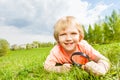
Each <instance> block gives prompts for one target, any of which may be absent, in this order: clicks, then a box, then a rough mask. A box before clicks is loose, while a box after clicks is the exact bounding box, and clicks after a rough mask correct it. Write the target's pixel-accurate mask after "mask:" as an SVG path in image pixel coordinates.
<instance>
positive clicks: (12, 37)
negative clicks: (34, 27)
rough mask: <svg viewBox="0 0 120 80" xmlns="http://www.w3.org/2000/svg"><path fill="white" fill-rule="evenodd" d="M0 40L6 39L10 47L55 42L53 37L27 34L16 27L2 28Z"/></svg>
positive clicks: (0, 29)
mask: <svg viewBox="0 0 120 80" xmlns="http://www.w3.org/2000/svg"><path fill="white" fill-rule="evenodd" d="M0 38H3V39H6V40H7V41H8V42H9V43H10V45H13V44H27V43H32V42H33V41H40V42H54V38H53V36H49V35H34V34H27V33H25V32H22V31H21V30H20V29H18V28H16V27H14V26H0Z"/></svg>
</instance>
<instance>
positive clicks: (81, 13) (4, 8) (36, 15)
mask: <svg viewBox="0 0 120 80" xmlns="http://www.w3.org/2000/svg"><path fill="white" fill-rule="evenodd" d="M119 4H120V1H119V0H0V38H4V39H6V40H7V41H8V42H9V43H10V45H12V44H26V43H31V42H32V41H40V42H49V41H51V42H54V38H53V26H54V24H55V22H56V21H57V20H58V19H59V18H61V17H63V16H68V15H71V16H75V17H76V18H77V19H78V20H79V22H80V23H81V24H83V25H85V26H87V25H89V24H91V25H93V24H94V23H95V22H97V21H98V20H99V19H104V16H109V15H111V13H112V11H113V9H114V10H116V11H118V10H119V9H120V8H119Z"/></svg>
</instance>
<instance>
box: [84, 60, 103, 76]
mask: <svg viewBox="0 0 120 80" xmlns="http://www.w3.org/2000/svg"><path fill="white" fill-rule="evenodd" d="M84 69H85V70H86V71H87V72H89V73H91V72H92V73H93V74H95V75H102V74H103V69H102V68H101V66H100V65H98V64H97V63H96V62H94V61H90V62H88V63H86V64H85V65H84Z"/></svg>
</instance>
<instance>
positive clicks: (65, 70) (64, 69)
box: [62, 63, 72, 72]
mask: <svg viewBox="0 0 120 80" xmlns="http://www.w3.org/2000/svg"><path fill="white" fill-rule="evenodd" d="M71 68H72V64H69V63H65V64H63V65H62V71H63V72H68V71H70V69H71Z"/></svg>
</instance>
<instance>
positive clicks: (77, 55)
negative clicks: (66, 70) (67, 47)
mask: <svg viewBox="0 0 120 80" xmlns="http://www.w3.org/2000/svg"><path fill="white" fill-rule="evenodd" d="M70 60H71V61H72V64H73V65H75V66H78V67H81V66H82V65H84V64H85V60H87V61H90V59H89V56H88V55H87V54H85V53H83V52H74V53H73V54H72V55H71V57H70Z"/></svg>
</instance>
